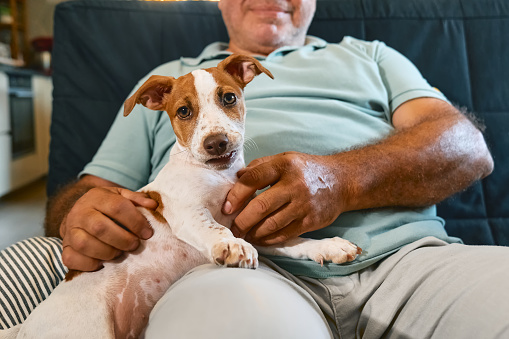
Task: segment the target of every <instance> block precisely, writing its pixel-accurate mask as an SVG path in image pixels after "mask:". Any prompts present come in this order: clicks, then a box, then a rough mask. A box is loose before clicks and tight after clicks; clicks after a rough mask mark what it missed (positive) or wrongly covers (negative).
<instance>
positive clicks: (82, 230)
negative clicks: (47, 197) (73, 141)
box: [48, 176, 157, 271]
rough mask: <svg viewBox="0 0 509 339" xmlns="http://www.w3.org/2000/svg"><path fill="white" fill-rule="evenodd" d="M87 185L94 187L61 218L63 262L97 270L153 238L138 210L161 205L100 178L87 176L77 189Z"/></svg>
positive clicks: (72, 265) (141, 194)
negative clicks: (139, 207) (109, 185)
mask: <svg viewBox="0 0 509 339" xmlns="http://www.w3.org/2000/svg"><path fill="white" fill-rule="evenodd" d="M101 184H112V185H113V187H105V186H102V185H101ZM85 185H88V187H90V186H92V187H93V188H90V189H87V190H86V193H84V194H83V195H82V196H81V197H80V198H78V199H77V200H76V202H75V203H74V204H73V205H72V208H70V210H68V213H67V214H65V215H64V216H63V219H61V220H62V221H61V223H60V235H61V237H62V239H63V243H62V244H63V247H64V249H63V252H62V260H63V263H64V265H66V266H67V267H68V268H69V269H73V270H78V271H95V270H98V269H100V268H102V263H103V262H104V261H106V260H112V259H114V258H116V257H118V256H120V255H121V254H122V253H123V252H124V251H133V250H135V249H137V248H138V246H139V244H140V239H148V238H150V237H151V236H152V235H153V230H152V228H151V226H150V224H149V223H148V221H147V219H146V218H145V217H144V216H143V215H142V214H141V212H140V211H139V210H138V209H137V208H136V207H137V206H143V207H146V208H149V209H155V208H157V202H155V201H154V200H152V199H150V198H149V197H148V196H147V195H146V194H144V193H141V192H133V191H130V190H128V189H125V188H121V187H115V186H114V185H115V184H113V183H111V182H107V181H106V180H102V179H100V178H97V177H92V176H87V177H85V178H84V179H82V180H80V181H79V182H78V183H77V184H76V185H75V186H76V187H84V186H85ZM50 209H51V208H50ZM48 213H51V210H48ZM64 213H65V212H64ZM120 225H122V226H120Z"/></svg>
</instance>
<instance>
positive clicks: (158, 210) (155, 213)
mask: <svg viewBox="0 0 509 339" xmlns="http://www.w3.org/2000/svg"><path fill="white" fill-rule="evenodd" d="M145 193H146V194H147V195H148V196H149V197H150V198H151V199H152V200H155V201H156V202H157V204H158V206H157V208H156V209H155V211H154V210H149V209H147V210H148V211H149V212H150V213H152V215H153V216H154V218H155V219H156V220H157V221H158V222H160V223H164V224H165V223H166V219H165V218H164V217H163V208H164V205H163V201H162V199H161V194H159V193H158V192H156V191H147V192H145Z"/></svg>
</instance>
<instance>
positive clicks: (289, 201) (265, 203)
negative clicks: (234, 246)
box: [223, 152, 342, 245]
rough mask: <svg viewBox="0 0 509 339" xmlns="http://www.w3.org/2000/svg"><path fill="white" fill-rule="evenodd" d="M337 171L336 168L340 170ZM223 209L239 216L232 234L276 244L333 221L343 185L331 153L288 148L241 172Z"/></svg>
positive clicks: (252, 163)
mask: <svg viewBox="0 0 509 339" xmlns="http://www.w3.org/2000/svg"><path fill="white" fill-rule="evenodd" d="M336 169H337V168H336ZM238 177H239V181H238V182H237V183H236V184H235V185H234V186H233V188H232V189H231V190H230V192H229V193H228V196H227V198H226V202H225V205H224V207H223V213H225V214H232V213H235V212H237V211H238V210H240V209H241V208H242V206H244V204H245V203H246V201H248V200H249V199H250V198H251V197H252V195H253V194H254V193H255V192H256V191H257V190H260V189H263V188H265V187H268V186H270V187H269V188H268V189H267V190H266V191H264V192H262V193H261V194H259V195H258V196H256V197H255V198H254V199H253V200H251V201H250V202H249V203H248V204H247V206H246V207H245V208H244V209H243V210H242V211H241V212H240V214H239V215H238V216H237V217H236V219H235V221H234V223H233V226H232V229H231V230H232V232H233V234H234V235H235V236H237V237H245V238H246V240H248V241H250V242H252V243H254V244H257V245H274V244H277V243H281V242H284V241H286V240H288V239H291V238H294V237H297V236H299V235H301V234H303V233H306V232H310V231H314V230H317V229H320V228H323V227H325V226H328V225H330V224H331V223H332V222H333V221H334V220H335V219H336V218H337V217H338V216H339V214H340V212H341V207H342V202H341V200H342V199H340V197H341V196H340V193H339V192H340V190H341V187H340V183H339V181H338V179H337V176H336V174H335V173H333V171H332V167H331V166H330V164H328V159H327V156H316V155H309V154H305V153H298V152H285V153H281V154H277V155H274V156H268V157H263V158H260V159H257V160H254V161H252V162H251V163H250V164H249V165H248V166H247V167H246V168H244V169H242V170H241V171H239V173H238Z"/></svg>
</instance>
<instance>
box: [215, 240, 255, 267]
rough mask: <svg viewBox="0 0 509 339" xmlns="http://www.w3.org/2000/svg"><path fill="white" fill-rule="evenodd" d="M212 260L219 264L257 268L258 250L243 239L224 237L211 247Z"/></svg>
mask: <svg viewBox="0 0 509 339" xmlns="http://www.w3.org/2000/svg"><path fill="white" fill-rule="evenodd" d="M212 260H213V261H214V262H215V263H216V264H218V265H221V266H229V267H242V268H257V267H258V252H257V251H256V249H255V248H254V247H253V246H252V245H251V244H250V243H248V242H247V241H245V240H243V239H237V238H234V239H224V240H221V241H220V242H218V243H217V244H215V245H214V247H212Z"/></svg>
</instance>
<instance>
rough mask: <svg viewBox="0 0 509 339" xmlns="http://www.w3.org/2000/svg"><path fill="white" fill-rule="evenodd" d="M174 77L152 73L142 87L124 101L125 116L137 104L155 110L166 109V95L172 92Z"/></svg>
mask: <svg viewBox="0 0 509 339" xmlns="http://www.w3.org/2000/svg"><path fill="white" fill-rule="evenodd" d="M174 80H175V79H174V78H172V77H165V76H162V75H152V76H151V77H150V78H149V79H148V80H147V81H145V83H144V84H143V85H141V87H140V88H139V89H138V90H137V91H136V93H134V94H133V95H132V96H131V97H130V98H129V99H127V100H126V101H125V103H124V116H125V117H126V116H128V115H129V113H131V111H132V110H133V108H134V106H136V104H142V105H143V106H145V107H147V108H149V109H151V110H154V111H162V110H164V104H165V102H164V95H165V94H167V93H170V92H171V88H172V86H173V81H174Z"/></svg>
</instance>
